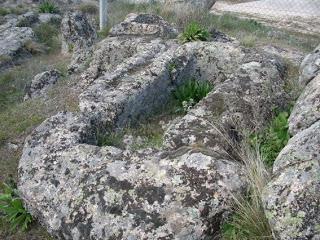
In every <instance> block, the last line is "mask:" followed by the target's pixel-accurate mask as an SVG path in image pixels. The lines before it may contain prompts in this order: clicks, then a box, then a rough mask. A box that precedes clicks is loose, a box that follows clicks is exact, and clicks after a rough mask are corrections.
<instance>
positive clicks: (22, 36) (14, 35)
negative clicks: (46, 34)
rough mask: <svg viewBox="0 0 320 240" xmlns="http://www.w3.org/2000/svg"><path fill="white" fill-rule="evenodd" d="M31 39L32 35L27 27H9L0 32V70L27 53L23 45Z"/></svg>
mask: <svg viewBox="0 0 320 240" xmlns="http://www.w3.org/2000/svg"><path fill="white" fill-rule="evenodd" d="M33 39H34V33H33V31H32V29H31V28H29V27H11V28H8V29H6V30H5V31H3V32H0V68H1V67H3V66H5V65H6V64H8V63H10V62H14V61H17V60H18V58H21V57H23V55H25V54H26V53H28V51H27V50H26V49H25V44H26V43H27V42H29V41H32V40H33Z"/></svg>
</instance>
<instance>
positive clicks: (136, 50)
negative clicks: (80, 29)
mask: <svg viewBox="0 0 320 240" xmlns="http://www.w3.org/2000/svg"><path fill="white" fill-rule="evenodd" d="M144 21H145V20H144ZM152 21H153V20H152ZM151 25H152V24H151ZM283 71H284V69H283V65H282V63H281V62H279V61H277V60H276V59H274V58H271V57H270V56H265V55H263V54H262V55H261V54H259V53H257V52H256V51H254V50H252V51H249V50H245V49H242V48H240V47H239V46H237V45H236V44H234V43H230V42H207V43H203V42H196V43H190V44H185V45H182V46H180V45H179V44H177V41H176V40H164V39H161V38H151V37H150V36H148V35H144V36H139V37H136V36H133V35H130V37H127V36H120V37H111V38H107V39H105V40H103V41H102V42H100V43H99V44H98V45H97V46H95V47H94V48H93V49H92V59H90V61H89V67H88V69H87V70H86V71H85V72H84V73H83V74H82V75H81V78H80V79H79V85H80V86H79V91H81V94H80V96H79V107H80V112H79V113H59V114H57V115H56V116H53V117H51V118H50V119H48V120H46V121H45V122H44V123H42V124H41V125H40V126H39V127H38V128H36V129H35V130H34V132H33V133H32V134H31V135H30V136H29V137H28V138H27V140H26V143H25V147H24V150H23V155H22V157H21V160H20V163H19V184H18V189H19V191H20V193H21V194H20V195H21V197H22V198H23V199H24V200H25V203H26V207H27V208H28V210H29V211H30V212H31V213H32V215H33V216H34V217H35V218H38V219H39V220H40V222H41V223H42V224H43V225H44V226H46V227H47V229H48V231H49V232H50V233H51V234H52V235H54V236H56V237H58V239H83V240H85V239H95V240H100V239H101V240H106V239H109V240H111V239H131V240H134V239H136V240H138V239H190V240H191V239H207V238H211V237H217V235H218V232H219V230H220V225H221V223H222V222H223V221H224V219H225V216H226V215H228V214H229V213H230V204H231V200H232V194H241V193H242V192H243V191H244V190H246V185H247V184H246V178H245V176H244V171H243V165H242V164H241V162H239V161H236V160H235V159H237V157H235V156H233V152H232V150H231V149H230V142H232V141H240V138H241V135H240V133H239V132H237V131H238V129H237V128H236V127H240V128H242V127H243V128H245V127H248V126H250V127H252V126H251V125H253V124H255V121H261V123H260V124H261V125H263V124H264V123H265V122H266V121H267V119H269V114H270V113H271V111H272V107H281V106H282V105H283V104H284V102H285V99H286V97H287V96H286V95H285V93H284V90H283V89H284V85H285V83H284V80H283ZM190 77H191V78H192V77H195V78H197V79H198V80H199V81H201V80H209V81H210V82H212V83H213V84H214V85H215V89H214V92H212V93H210V94H209V96H207V98H206V99H204V100H203V101H202V102H200V103H199V105H197V106H196V107H195V109H194V110H192V111H190V112H189V113H188V114H187V115H186V116H185V117H184V118H182V120H179V119H178V120H177V121H175V123H178V124H172V125H171V127H170V131H167V133H169V132H171V133H172V134H170V136H169V138H168V142H170V143H172V142H173V143H174V144H175V145H174V146H173V147H171V146H170V147H169V148H165V149H162V150H161V149H160V150H159V149H158V150H156V149H142V150H137V151H131V150H130V148H126V149H125V150H120V149H117V148H114V147H111V146H104V147H98V146H96V145H97V139H98V136H99V135H98V134H101V132H102V133H104V134H108V132H109V131H111V130H112V131H117V130H118V129H119V128H121V127H125V126H127V125H129V124H131V123H135V122H137V121H139V120H140V119H141V118H145V117H146V116H147V115H149V114H151V113H152V112H153V111H155V110H156V109H157V108H158V107H161V106H162V105H164V104H165V103H166V102H167V101H168V99H169V96H171V92H172V91H173V90H174V89H176V88H177V86H179V85H181V84H182V83H183V82H184V81H187V80H188V79H190ZM253 108H255V109H253ZM269 108H270V109H269ZM191 113H192V114H191ZM194 119H195V121H194ZM231 119H234V120H235V121H236V120H238V122H239V125H229V127H228V128H226V129H227V130H228V134H227V135H225V136H222V135H221V133H220V132H219V129H218V125H219V123H221V124H223V125H224V126H227V125H226V124H227V123H230V124H231V123H232V122H231V121H229V120H231ZM189 120H190V121H189ZM211 120H215V122H211ZM179 122H180V123H181V124H180V125H179ZM189 123H190V125H189V126H188V125H187V124H189ZM235 123H237V122H235ZM180 126H182V128H181V129H179V128H180ZM189 129H190V131H189ZM251 129H252V128H251ZM241 130H244V129H241ZM188 131H189V132H188ZM189 134H190V141H188V140H187V141H185V140H184V139H186V138H188V137H189ZM193 136H196V141H193V139H192V137H193ZM178 138H180V140H181V139H182V141H180V140H178ZM202 140H203V141H202ZM201 141H202V142H201ZM190 143H191V144H190ZM192 143H195V144H192ZM198 143H199V144H198ZM202 143H203V144H202Z"/></svg>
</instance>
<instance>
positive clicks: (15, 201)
mask: <svg viewBox="0 0 320 240" xmlns="http://www.w3.org/2000/svg"><path fill="white" fill-rule="evenodd" d="M2 185H3V186H2V188H3V194H0V212H1V213H2V216H1V218H2V219H4V220H5V221H7V222H8V223H9V224H10V227H11V230H12V231H13V230H15V229H17V228H20V229H22V230H27V229H28V227H29V225H30V223H31V222H32V216H31V215H30V213H29V212H28V211H27V210H26V209H25V208H24V206H23V202H22V199H20V198H19V197H18V194H17V190H16V189H14V188H12V187H11V186H9V185H7V184H2Z"/></svg>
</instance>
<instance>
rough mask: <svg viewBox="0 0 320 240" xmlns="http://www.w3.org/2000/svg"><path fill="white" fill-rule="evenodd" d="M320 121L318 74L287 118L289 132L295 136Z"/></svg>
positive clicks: (319, 80)
mask: <svg viewBox="0 0 320 240" xmlns="http://www.w3.org/2000/svg"><path fill="white" fill-rule="evenodd" d="M319 120H320V73H319V74H318V76H317V77H315V78H314V79H313V80H311V82H309V83H308V85H307V86H306V87H305V89H304V91H303V93H302V94H301V95H300V97H299V99H298V100H297V102H296V104H295V106H294V108H293V110H292V113H291V115H290V118H289V130H290V133H291V134H292V135H295V134H297V133H298V132H300V131H303V130H304V129H307V128H308V127H310V126H311V125H312V124H313V123H315V122H317V121H319Z"/></svg>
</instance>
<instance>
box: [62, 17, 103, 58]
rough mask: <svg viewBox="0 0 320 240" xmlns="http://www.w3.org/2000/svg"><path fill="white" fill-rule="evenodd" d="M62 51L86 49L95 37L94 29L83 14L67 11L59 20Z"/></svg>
mask: <svg viewBox="0 0 320 240" xmlns="http://www.w3.org/2000/svg"><path fill="white" fill-rule="evenodd" d="M61 33H62V53H70V52H78V51H86V50H87V49H88V48H90V47H91V46H92V45H93V43H94V41H95V39H96V38H97V34H96V29H95V28H94V26H93V25H91V24H90V23H89V21H88V19H87V17H86V15H85V14H83V13H81V12H79V11H76V12H68V13H67V14H66V15H65V16H64V18H63V19H62V22H61Z"/></svg>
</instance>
